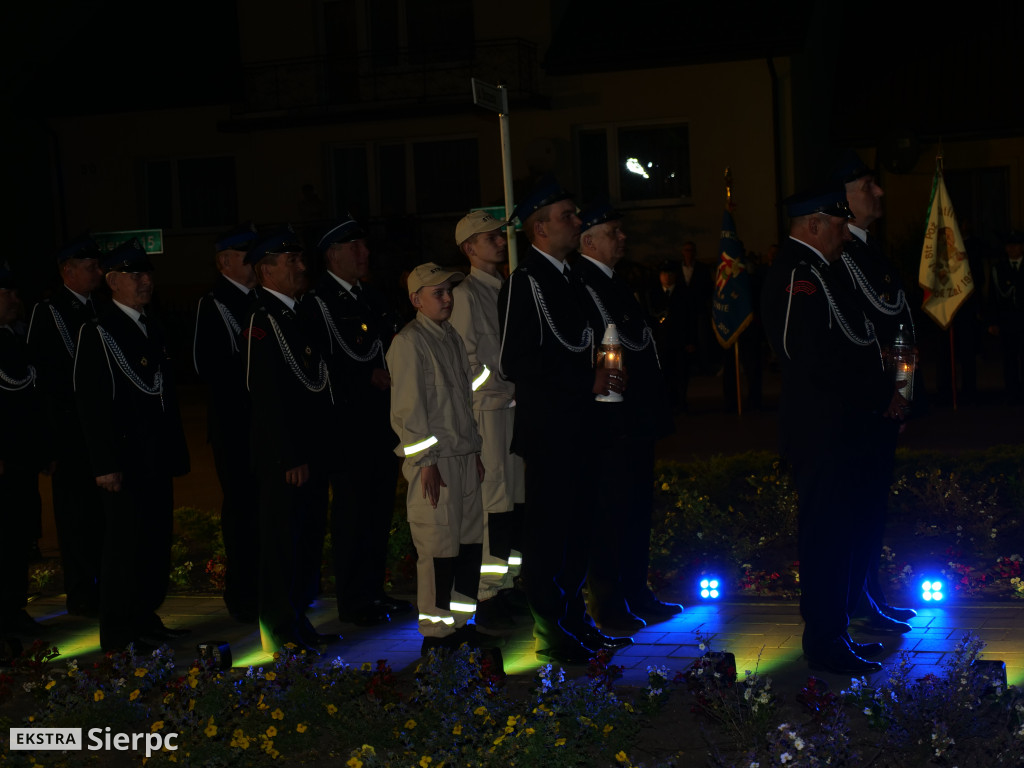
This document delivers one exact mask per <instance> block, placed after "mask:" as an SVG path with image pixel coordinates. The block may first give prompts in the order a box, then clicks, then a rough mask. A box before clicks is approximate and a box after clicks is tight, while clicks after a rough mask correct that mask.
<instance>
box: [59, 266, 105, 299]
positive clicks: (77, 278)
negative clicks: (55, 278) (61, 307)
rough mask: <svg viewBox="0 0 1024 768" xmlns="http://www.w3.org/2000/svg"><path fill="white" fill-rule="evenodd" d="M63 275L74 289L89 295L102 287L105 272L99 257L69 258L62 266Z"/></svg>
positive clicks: (68, 285) (69, 286)
mask: <svg viewBox="0 0 1024 768" xmlns="http://www.w3.org/2000/svg"><path fill="white" fill-rule="evenodd" d="M61 277H62V279H63V280H64V285H66V286H67V287H68V288H70V289H71V290H72V291H74V292H75V293H79V294H82V295H83V296H88V295H89V294H90V293H92V292H93V291H95V290H96V289H97V288H99V287H100V281H101V280H103V273H102V272H101V271H100V262H99V260H98V259H68V260H67V261H65V262H64V264H63V265H62V266H61Z"/></svg>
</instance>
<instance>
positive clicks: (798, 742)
mask: <svg viewBox="0 0 1024 768" xmlns="http://www.w3.org/2000/svg"><path fill="white" fill-rule="evenodd" d="M793 746H794V747H796V748H797V750H801V749H803V748H804V740H803V739H801V738H800V737H799V736H797V737H796V739H795V740H794V741H793Z"/></svg>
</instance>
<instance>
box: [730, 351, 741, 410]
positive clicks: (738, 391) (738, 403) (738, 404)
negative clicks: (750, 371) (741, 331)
mask: <svg viewBox="0 0 1024 768" xmlns="http://www.w3.org/2000/svg"><path fill="white" fill-rule="evenodd" d="M732 350H733V359H734V360H735V361H736V363H735V365H736V415H737V416H742V415H743V389H742V388H741V387H740V340H739V339H736V343H735V344H733V345H732Z"/></svg>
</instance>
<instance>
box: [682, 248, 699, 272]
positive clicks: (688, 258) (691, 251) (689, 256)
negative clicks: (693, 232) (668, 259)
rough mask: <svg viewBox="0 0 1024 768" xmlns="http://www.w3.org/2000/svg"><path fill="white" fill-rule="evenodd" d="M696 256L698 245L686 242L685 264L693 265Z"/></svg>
mask: <svg viewBox="0 0 1024 768" xmlns="http://www.w3.org/2000/svg"><path fill="white" fill-rule="evenodd" d="M696 258H697V247H696V246H695V245H694V244H693V243H686V244H685V245H683V264H685V265H686V266H688V267H692V266H693V262H694V259H696Z"/></svg>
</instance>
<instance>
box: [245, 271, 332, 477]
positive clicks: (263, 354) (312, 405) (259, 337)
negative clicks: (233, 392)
mask: <svg viewBox="0 0 1024 768" xmlns="http://www.w3.org/2000/svg"><path fill="white" fill-rule="evenodd" d="M297 308H298V307H297V306H296V309H297ZM245 335H246V337H247V339H246V349H247V354H248V365H247V383H248V387H249V394H250V396H251V397H252V414H253V419H252V451H253V466H254V467H255V468H256V469H258V470H261V471H262V470H266V469H269V468H273V469H274V470H280V471H281V472H287V471H288V470H290V469H294V468H295V467H299V466H302V465H303V464H311V463H313V464H315V463H317V462H318V460H319V459H320V457H321V456H322V453H323V447H324V444H325V441H326V432H327V430H326V429H325V428H324V426H323V419H324V414H327V413H329V412H330V408H331V407H332V400H331V381H330V376H329V374H328V373H327V365H326V363H325V362H324V360H323V358H322V357H321V355H320V351H319V350H318V349H317V348H316V347H314V346H313V344H312V342H311V341H310V340H309V338H308V337H307V335H306V334H305V333H304V332H303V330H302V328H301V326H300V325H299V319H298V317H297V315H296V314H295V311H293V310H291V309H289V308H288V306H287V305H286V304H285V303H284V302H283V301H281V300H280V299H279V298H278V297H277V296H275V295H273V294H272V293H270V292H269V291H263V290H261V291H259V298H258V299H257V302H256V308H255V309H254V311H253V313H252V317H251V319H250V321H249V326H248V328H246V330H245ZM337 437H338V439H340V438H341V436H337Z"/></svg>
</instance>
